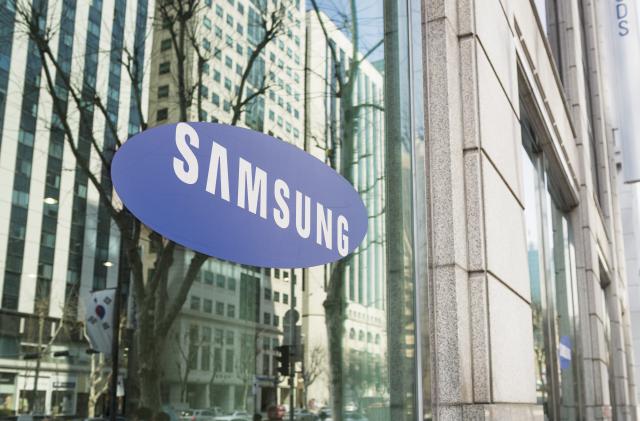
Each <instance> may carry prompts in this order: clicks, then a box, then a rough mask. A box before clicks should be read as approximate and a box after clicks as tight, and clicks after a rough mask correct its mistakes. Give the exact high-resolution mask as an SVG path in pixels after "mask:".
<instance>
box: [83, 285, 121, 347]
mask: <svg viewBox="0 0 640 421" xmlns="http://www.w3.org/2000/svg"><path fill="white" fill-rule="evenodd" d="M115 292H116V290H115V289H102V290H99V291H93V292H91V293H89V295H88V296H87V297H86V298H85V309H86V311H85V318H86V319H85V323H86V326H87V335H88V336H89V341H90V342H91V347H92V348H93V349H95V350H96V351H99V352H102V353H103V354H104V355H105V356H110V355H111V342H112V341H113V323H114V321H113V302H114V300H115Z"/></svg>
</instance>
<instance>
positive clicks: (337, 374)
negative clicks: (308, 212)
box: [324, 258, 347, 421]
mask: <svg viewBox="0 0 640 421" xmlns="http://www.w3.org/2000/svg"><path fill="white" fill-rule="evenodd" d="M346 260H347V259H346V258H345V259H342V260H340V261H338V262H337V263H336V266H335V267H334V268H333V270H332V274H331V279H330V281H329V288H328V289H329V290H328V292H327V298H326V300H325V302H324V310H325V325H326V328H327V339H328V342H329V343H328V347H329V374H330V380H331V395H332V396H331V401H332V402H331V404H332V407H333V420H334V421H342V420H343V418H344V417H343V412H344V380H345V378H344V356H343V355H342V354H343V352H342V351H343V346H342V345H343V344H342V339H343V337H344V321H345V309H346V302H345V298H344V291H345V289H344V268H345V266H346Z"/></svg>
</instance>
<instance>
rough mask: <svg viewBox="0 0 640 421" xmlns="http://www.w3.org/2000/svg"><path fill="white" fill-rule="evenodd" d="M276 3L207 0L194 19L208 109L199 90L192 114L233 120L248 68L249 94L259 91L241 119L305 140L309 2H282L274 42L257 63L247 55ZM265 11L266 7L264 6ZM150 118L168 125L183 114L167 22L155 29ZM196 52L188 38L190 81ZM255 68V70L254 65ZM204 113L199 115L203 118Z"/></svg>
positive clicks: (194, 79) (194, 73)
mask: <svg viewBox="0 0 640 421" xmlns="http://www.w3.org/2000/svg"><path fill="white" fill-rule="evenodd" d="M276 3H277V2H271V1H266V0H252V1H249V2H245V1H238V2H235V1H217V2H212V1H211V0H207V1H204V2H202V6H201V7H200V8H199V9H198V10H199V13H200V16H198V17H197V18H195V19H193V22H192V23H191V25H193V26H194V27H195V29H194V30H195V31H196V34H197V36H198V37H200V38H198V40H197V41H198V42H197V44H198V47H199V48H200V49H201V54H202V56H203V57H204V58H205V59H206V61H205V63H204V65H203V69H202V83H201V85H200V87H199V89H200V93H201V95H202V112H201V115H199V116H198V109H197V106H196V99H195V98H196V96H197V94H195V93H194V101H193V103H192V105H191V106H190V107H189V112H188V117H189V118H188V119H189V120H198V119H199V120H201V121H213V122H220V123H225V124H230V123H231V119H232V116H233V112H234V109H233V107H234V105H236V104H237V103H238V102H237V92H238V90H239V88H240V86H241V85H242V80H243V77H244V76H245V71H246V78H245V79H246V81H245V84H244V88H243V89H244V90H243V98H248V97H250V96H251V95H253V94H255V93H257V92H262V91H261V89H263V88H266V89H265V90H264V93H260V94H259V95H257V96H256V97H255V98H254V99H253V100H251V101H249V103H248V104H247V105H246V106H244V107H242V113H241V116H240V118H239V120H238V122H237V125H238V126H246V127H249V128H252V129H254V130H257V131H262V132H265V133H269V134H272V135H274V136H276V137H278V138H280V139H283V140H286V141H288V142H290V143H293V144H295V145H297V146H300V147H302V142H303V140H302V138H303V130H302V129H303V119H304V116H303V114H302V109H303V106H302V104H303V98H302V96H303V89H304V81H303V79H302V76H303V72H302V69H303V67H304V55H303V54H304V53H303V48H304V45H303V43H304V37H305V28H304V2H282V3H281V5H280V7H281V8H282V9H280V10H282V11H283V12H282V13H283V21H282V32H281V34H280V35H279V36H277V37H276V38H275V39H273V40H272V41H270V42H269V43H268V44H267V45H266V47H265V48H264V50H263V52H262V54H260V55H259V56H258V57H257V58H256V59H255V61H254V62H253V64H252V66H251V67H250V66H249V58H250V57H251V54H252V52H253V51H254V49H255V48H256V45H258V44H260V43H261V41H263V39H264V34H265V32H264V30H263V28H262V27H261V25H262V22H263V19H265V20H266V21H267V23H269V24H271V23H272V22H273V19H272V18H271V15H270V14H271V13H272V12H274V11H275V10H276V9H275V7H276V6H274V5H275V4H276ZM263 11H265V12H263ZM153 39H154V41H153V51H154V55H153V59H152V63H151V69H152V70H151V92H150V100H151V102H150V107H149V111H150V115H149V120H150V121H151V122H153V123H155V124H164V123H168V122H174V121H177V120H179V108H178V100H177V92H178V86H177V82H176V77H175V74H176V71H177V67H176V66H177V64H176V59H175V57H174V56H175V53H174V50H173V47H172V44H171V37H170V34H169V31H168V30H167V29H163V28H161V27H158V28H157V29H156V30H155V31H154V34H153ZM197 57H198V56H197V54H196V52H195V50H194V49H193V47H192V46H191V44H189V43H187V53H186V60H187V63H188V64H187V66H186V68H187V72H190V73H188V76H187V80H188V81H189V83H191V84H192V86H196V85H197V81H198V73H199V72H198V66H197V65H196V63H197ZM248 69H250V70H248ZM198 117H199V118H198Z"/></svg>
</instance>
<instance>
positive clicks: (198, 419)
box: [180, 409, 219, 421]
mask: <svg viewBox="0 0 640 421" xmlns="http://www.w3.org/2000/svg"><path fill="white" fill-rule="evenodd" d="M217 415H219V414H218V413H216V412H215V411H212V410H210V409H186V410H184V411H182V412H181V413H180V421H214V420H215V419H216V416H217Z"/></svg>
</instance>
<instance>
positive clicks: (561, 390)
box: [425, 0, 636, 419]
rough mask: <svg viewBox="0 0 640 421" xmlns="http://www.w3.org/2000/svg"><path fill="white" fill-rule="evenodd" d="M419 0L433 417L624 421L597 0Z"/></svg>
mask: <svg viewBox="0 0 640 421" xmlns="http://www.w3.org/2000/svg"><path fill="white" fill-rule="evenodd" d="M427 3H428V4H427V6H426V23H425V39H426V57H425V68H426V69H427V79H426V86H427V92H428V95H427V96H426V101H425V104H426V115H427V122H428V127H429V135H428V139H429V140H428V141H429V142H430V152H431V153H430V157H429V159H428V161H427V169H428V171H430V174H431V176H430V180H431V181H432V188H431V190H430V194H429V196H428V200H429V203H430V204H431V209H432V213H431V225H430V227H431V236H430V240H431V243H430V250H431V251H432V255H431V256H432V257H431V265H432V266H431V273H432V276H431V279H430V281H429V284H430V291H431V302H432V303H433V304H432V307H431V309H430V314H431V315H432V323H433V324H432V332H435V333H431V338H432V349H431V352H432V353H431V355H432V356H433V358H434V360H435V361H434V362H433V365H432V366H431V367H432V370H433V371H432V374H433V380H432V382H433V383H432V384H435V385H437V387H436V388H435V390H434V391H433V399H434V402H435V409H434V415H436V414H437V416H438V419H635V417H636V413H635V407H636V400H635V381H634V379H633V376H632V375H631V370H630V367H631V366H632V365H633V353H632V352H631V349H632V343H631V340H630V338H631V336H630V331H629V320H630V318H629V316H630V312H629V298H628V295H627V287H628V285H627V278H626V275H625V273H624V270H623V268H624V266H623V260H624V256H623V254H622V250H623V238H622V235H621V230H620V224H621V219H620V208H619V202H618V200H619V199H618V191H617V189H618V184H617V182H616V167H615V158H614V155H613V151H614V149H613V139H612V136H611V132H610V131H609V130H608V129H607V125H606V115H605V111H604V103H603V95H602V92H603V84H604V83H607V82H608V81H606V80H604V78H603V76H602V74H601V62H600V61H601V59H600V56H599V45H598V36H599V35H601V34H599V33H598V31H599V29H600V27H599V26H598V18H599V17H601V16H600V15H599V14H598V13H596V5H595V3H596V2H589V1H586V2H585V1H566V2H565V1H551V0H548V1H535V2H533V1H532V2H511V1H490V2H483V3H482V6H480V4H479V2H473V1H453V2H427ZM529 325H532V329H529V328H525V326H529ZM445 326H455V327H456V328H454V329H445ZM445 338H446V339H445Z"/></svg>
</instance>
